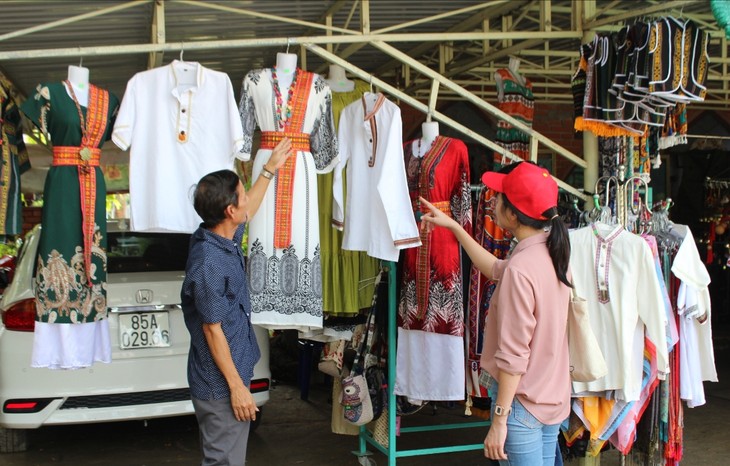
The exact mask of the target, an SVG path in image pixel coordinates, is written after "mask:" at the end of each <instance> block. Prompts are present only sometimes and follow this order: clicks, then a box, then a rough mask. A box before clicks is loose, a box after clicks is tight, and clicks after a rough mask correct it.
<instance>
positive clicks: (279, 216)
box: [261, 131, 310, 249]
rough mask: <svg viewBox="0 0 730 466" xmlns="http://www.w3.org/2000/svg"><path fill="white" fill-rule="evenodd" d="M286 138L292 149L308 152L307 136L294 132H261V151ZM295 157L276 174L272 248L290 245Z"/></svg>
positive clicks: (287, 160)
mask: <svg viewBox="0 0 730 466" xmlns="http://www.w3.org/2000/svg"><path fill="white" fill-rule="evenodd" d="M285 137H288V138H289V139H291V142H292V149H294V150H296V151H305V152H309V151H310V149H309V134H308V133H299V132H295V131H262V132H261V149H273V148H274V147H276V145H277V144H278V143H279V141H281V140H282V139H284V138H285ZM296 164H297V158H296V156H295V155H292V156H290V157H289V158H288V159H286V162H284V165H283V166H282V167H281V168H279V169H278V170H277V173H276V207H275V214H274V247H275V248H279V249H284V248H288V247H289V245H290V244H291V216H292V201H293V200H294V174H295V168H296Z"/></svg>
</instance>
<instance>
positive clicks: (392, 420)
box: [353, 262, 489, 466]
mask: <svg viewBox="0 0 730 466" xmlns="http://www.w3.org/2000/svg"><path fill="white" fill-rule="evenodd" d="M384 264H385V266H386V268H387V270H388V349H389V351H388V379H387V380H388V411H387V416H388V446H387V447H386V446H383V445H381V444H380V443H379V442H378V441H377V440H375V438H374V437H373V434H371V433H370V432H369V431H368V430H367V429H366V428H365V426H360V434H359V449H358V450H356V451H353V454H355V455H356V456H357V457H358V460H359V462H360V464H361V465H365V466H374V465H375V461H374V460H373V459H372V458H369V456H370V455H371V453H370V452H368V451H367V445H368V444H370V445H371V446H372V447H373V448H375V449H376V450H378V451H379V452H381V453H382V454H384V455H385V456H386V457H387V458H388V466H395V465H396V461H397V459H398V458H405V457H410V456H424V455H435V454H440V453H454V452H462V451H474V450H483V449H484V445H483V444H482V443H478V444H466V445H452V446H446V447H432V448H418V449H410V450H398V449H397V444H396V435H395V433H396V415H397V412H396V411H397V410H396V408H395V406H396V401H395V393H393V387H394V385H395V360H396V358H395V347H396V325H397V322H396V312H397V309H396V286H395V285H396V273H395V262H385V263H384ZM383 415H385V414H383ZM486 426H489V421H477V422H463V423H461V422H460V423H455V424H442V425H431V426H414V427H400V433H401V434H406V433H417V432H433V431H439V430H454V429H470V428H476V427H486Z"/></svg>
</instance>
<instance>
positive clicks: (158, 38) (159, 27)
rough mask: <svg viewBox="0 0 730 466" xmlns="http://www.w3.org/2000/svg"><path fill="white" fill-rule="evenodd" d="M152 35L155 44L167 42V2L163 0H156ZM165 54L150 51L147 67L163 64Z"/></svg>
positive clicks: (153, 11)
mask: <svg viewBox="0 0 730 466" xmlns="http://www.w3.org/2000/svg"><path fill="white" fill-rule="evenodd" d="M150 36H151V37H150V42H151V43H153V44H164V43H165V2H163V1H162V0H155V5H154V9H153V10H152V28H151V33H150ZM163 55H164V53H162V52H150V53H149V55H148V56H147V69H148V70H151V69H152V68H157V67H158V66H161V65H162V57H163Z"/></svg>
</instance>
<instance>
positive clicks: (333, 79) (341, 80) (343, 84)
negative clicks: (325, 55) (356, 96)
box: [326, 65, 355, 92]
mask: <svg viewBox="0 0 730 466" xmlns="http://www.w3.org/2000/svg"><path fill="white" fill-rule="evenodd" d="M326 81H327V84H328V85H329V87H330V89H332V91H333V92H352V91H353V90H354V89H355V82H354V81H350V80H349V79H347V76H346V75H345V70H344V69H343V68H342V67H341V66H339V65H330V70H329V73H327V79H326Z"/></svg>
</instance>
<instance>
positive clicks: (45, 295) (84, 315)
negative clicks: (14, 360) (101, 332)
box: [21, 82, 119, 367]
mask: <svg viewBox="0 0 730 466" xmlns="http://www.w3.org/2000/svg"><path fill="white" fill-rule="evenodd" d="M36 90H37V92H36V94H35V95H34V96H33V97H30V98H28V99H27V100H26V101H25V102H24V103H23V105H21V111H22V112H23V113H24V114H25V116H26V117H28V118H29V119H30V120H32V121H33V123H35V124H36V125H37V126H38V127H39V128H40V129H41V131H43V133H44V134H45V135H46V136H47V137H49V138H50V140H51V142H52V143H53V146H54V162H53V163H54V165H53V166H51V167H50V169H49V171H48V175H47V176H46V181H45V186H44V190H43V212H42V217H41V218H42V220H41V221H42V225H43V229H42V230H41V237H40V242H39V247H38V259H37V263H36V282H35V286H36V290H35V294H36V333H38V330H39V327H43V328H47V327H46V326H45V325H39V324H40V323H43V324H86V323H94V322H99V321H102V320H103V321H104V324H106V320H105V318H106V315H107V305H106V203H105V201H106V185H105V183H104V176H103V174H102V170H101V168H100V167H99V166H98V165H97V166H89V167H83V168H82V167H80V166H75V165H60V166H59V165H57V164H58V163H59V160H60V155H59V154H58V153H57V150H60V148H61V147H68V148H73V147H75V148H78V146H80V145H81V143H82V130H81V122H80V118H79V110H78V109H77V106H76V104H75V103H74V100H73V99H72V98H71V97H70V96H69V94H68V93H67V91H66V86H65V85H64V83H60V82H55V83H44V84H40V85H39V86H38V87H37V89H36ZM94 96H98V98H94ZM100 100H101V101H103V104H101V103H97V102H99V101H100ZM89 107H90V109H87V108H86V107H81V112H82V114H83V117H84V121H85V122H88V120H89V118H90V114H93V115H94V116H93V117H91V118H92V121H93V122H94V123H95V125H94V126H95V128H96V129H95V130H94V129H92V130H91V131H87V136H91V138H92V139H91V140H92V142H90V143H89V147H91V148H98V147H101V145H102V144H103V142H104V141H106V140H108V139H109V138H110V137H111V132H112V129H113V127H114V117H115V116H116V113H117V110H118V107H119V99H118V98H117V97H116V96H114V95H113V94H111V93H108V92H107V91H104V90H101V89H99V88H96V87H94V86H90V89H89ZM87 127H89V126H87ZM71 152H74V153H75V151H73V150H72V151H71ZM97 157H98V155H97ZM80 158H81V157H80V154H79V161H80ZM92 160H93V159H92ZM79 163H83V162H81V161H80V162H79ZM82 170H89V171H93V174H94V175H95V178H96V186H95V189H91V188H89V189H88V190H87V195H88V194H90V193H93V192H95V200H94V202H93V209H92V203H90V202H89V205H88V206H87V207H88V210H89V212H90V214H91V215H93V217H92V218H93V222H94V225H93V235H92V237H91V248H90V249H91V251H90V264H91V266H90V267H89V271H88V273H87V270H86V269H87V267H86V266H85V263H87V260H88V259H86V260H85V252H86V251H85V248H84V234H83V231H82V230H83V227H82V225H83V214H82V200H81V192H82V187H81V183H82V178H81V175H80V173H81V171H82ZM87 173H89V172H87ZM88 199H90V197H88ZM87 202H88V201H87ZM92 211H93V213H92ZM87 244H88V243H87ZM87 249H88V248H87ZM87 255H88V254H87ZM53 327H58V326H53ZM63 327H65V326H63ZM61 331H63V332H66V333H63V334H61V333H59V335H62V336H61V337H59V338H60V339H61V340H64V339H70V340H73V339H74V337H73V335H68V331H69V330H68V329H67V330H60V329H59V332H61ZM51 332H53V330H51ZM87 337H88V336H87ZM96 338H98V336H96ZM106 338H107V339H108V329H106ZM38 339H39V336H38V335H36V337H35V340H36V341H35V342H34V355H33V362H32V365H33V366H35V367H38V366H40V367H84V366H85V365H90V363H91V362H93V361H94V360H99V359H96V358H94V354H93V353H96V352H97V350H98V348H95V344H94V343H93V342H88V341H86V342H84V341H82V342H70V343H75V344H77V346H78V345H80V348H82V349H80V352H90V353H92V354H89V355H88V357H89V358H90V359H89V360H88V361H86V362H88V364H85V362H84V361H83V359H84V358H83V357H81V358H80V359H81V360H79V357H77V358H76V360H74V361H73V362H71V363H70V364H67V362H68V361H64V360H63V357H64V356H59V357H60V358H61V359H60V360H56V359H53V358H54V357H55V356H52V354H51V353H52V349H51V348H42V347H41V348H40V349H43V350H44V351H45V352H47V353H48V356H49V357H50V358H51V359H53V360H52V361H46V360H45V359H47V358H44V357H41V358H40V360H39V359H38V358H37V357H36V356H37V354H36V353H37V352H36V349H38V348H37V347H39V346H40V345H43V342H42V341H41V342H39V341H38ZM102 340H103V338H102ZM57 343H58V342H57V341H56V340H53V339H52V340H51V345H56V344H57ZM104 345H106V346H109V342H108V341H106V342H105V343H104V342H102V346H104ZM102 349H103V348H102ZM59 350H60V349H59Z"/></svg>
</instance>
